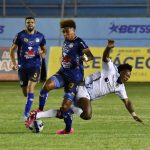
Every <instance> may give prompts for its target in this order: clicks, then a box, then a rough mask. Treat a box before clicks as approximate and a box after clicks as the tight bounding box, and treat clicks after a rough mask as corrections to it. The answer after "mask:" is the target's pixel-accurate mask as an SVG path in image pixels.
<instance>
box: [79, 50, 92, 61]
mask: <svg viewBox="0 0 150 150" xmlns="http://www.w3.org/2000/svg"><path fill="white" fill-rule="evenodd" d="M82 52H83V54H84V55H83V56H82V57H81V59H82V60H83V61H85V62H88V61H90V60H93V58H94V57H93V54H92V53H91V51H90V49H89V48H86V49H84V50H83V51H82Z"/></svg>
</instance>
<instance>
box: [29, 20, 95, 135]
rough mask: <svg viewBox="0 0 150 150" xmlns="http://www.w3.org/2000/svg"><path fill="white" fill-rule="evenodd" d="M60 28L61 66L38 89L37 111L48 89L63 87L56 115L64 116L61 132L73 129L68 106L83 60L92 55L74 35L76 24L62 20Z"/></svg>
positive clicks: (78, 78)
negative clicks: (39, 89)
mask: <svg viewBox="0 0 150 150" xmlns="http://www.w3.org/2000/svg"><path fill="white" fill-rule="evenodd" d="M60 28H61V31H62V33H63V35H64V38H65V41H64V43H63V47H62V60H61V68H60V69H59V71H58V72H57V73H56V74H54V75H53V76H52V77H50V78H49V79H48V80H47V81H46V82H45V83H44V86H43V87H42V89H41V91H40V96H39V110H38V111H43V109H44V106H45V102H46V99H47V97H48V93H49V91H51V90H53V89H58V88H61V87H64V90H65V94H64V100H63V102H62V106H61V108H60V111H59V112H58V113H57V117H58V118H64V122H65V124H66V128H65V129H64V130H62V132H67V133H70V132H72V130H73V129H72V128H71V125H72V117H71V116H72V114H71V113H72V110H71V109H70V106H71V105H72V101H73V99H74V96H75V92H76V87H77V85H78V84H79V83H80V82H81V81H83V77H84V67H83V61H85V62H87V61H90V60H92V59H93V55H92V53H91V51H90V49H89V48H88V46H87V45H86V44H85V42H84V41H83V40H82V39H81V38H79V37H78V36H76V34H75V29H76V24H75V22H74V21H73V20H70V19H67V20H62V21H61V22H60ZM29 119H30V118H29ZM29 122H30V120H28V121H27V122H26V127H29V125H28V124H29Z"/></svg>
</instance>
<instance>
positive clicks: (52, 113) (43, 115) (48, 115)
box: [36, 109, 58, 119]
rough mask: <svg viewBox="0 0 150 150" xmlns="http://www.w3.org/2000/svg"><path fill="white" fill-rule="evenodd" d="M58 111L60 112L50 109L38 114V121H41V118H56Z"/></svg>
mask: <svg viewBox="0 0 150 150" xmlns="http://www.w3.org/2000/svg"><path fill="white" fill-rule="evenodd" d="M57 111H58V110H55V109H50V110H47V111H44V112H38V113H37V115H36V119H39V118H54V117H56V115H57Z"/></svg>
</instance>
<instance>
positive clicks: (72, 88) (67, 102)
mask: <svg viewBox="0 0 150 150" xmlns="http://www.w3.org/2000/svg"><path fill="white" fill-rule="evenodd" d="M77 84H78V83H69V82H65V95H64V100H63V102H62V106H61V108H60V112H61V114H62V116H63V118H64V122H65V125H66V127H65V129H64V130H59V131H57V134H68V133H72V132H73V128H72V114H73V111H72V109H71V105H72V102H73V99H74V97H75V92H76V87H77Z"/></svg>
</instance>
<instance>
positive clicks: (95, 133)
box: [0, 82, 150, 150]
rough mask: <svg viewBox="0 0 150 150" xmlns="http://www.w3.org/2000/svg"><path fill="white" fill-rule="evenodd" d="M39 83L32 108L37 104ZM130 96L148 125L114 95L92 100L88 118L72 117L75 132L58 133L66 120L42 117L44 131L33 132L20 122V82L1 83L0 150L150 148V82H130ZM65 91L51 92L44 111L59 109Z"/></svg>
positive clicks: (148, 149)
mask: <svg viewBox="0 0 150 150" xmlns="http://www.w3.org/2000/svg"><path fill="white" fill-rule="evenodd" d="M41 86H42V84H41V83H39V84H38V85H37V87H36V91H35V100H34V104H33V106H32V109H35V108H37V107H38V95H39V91H40V87H41ZM126 89H127V92H128V96H129V98H130V100H131V101H132V103H133V105H134V108H135V111H136V113H137V114H138V116H139V117H141V119H143V121H144V123H145V125H142V124H140V123H137V122H135V121H134V120H133V119H132V117H131V116H130V115H129V113H128V112H127V110H126V109H125V107H124V104H123V103H122V102H121V100H120V99H119V98H118V97H117V96H116V95H114V94H111V95H109V96H106V97H103V98H102V99H101V100H97V101H93V102H92V106H93V116H92V119H91V120H89V121H85V120H82V119H80V118H79V117H77V116H75V115H74V117H73V127H74V129H75V133H74V134H72V135H56V134H55V131H56V130H58V129H62V128H64V123H63V120H60V119H56V118H51V119H49V118H47V119H43V122H44V130H43V131H42V132H41V133H39V134H35V133H31V132H30V130H28V129H26V128H25V126H24V122H23V121H21V119H20V118H21V116H22V115H23V110H24V104H25V101H26V98H25V97H23V95H22V93H21V89H20V87H19V83H18V82H0V150H105V149H106V150H107V149H108V150H150V83H128V84H127V85H126ZM62 99H63V90H62V89H61V90H55V91H52V92H51V93H50V94H49V97H48V100H47V104H46V106H45V110H46V109H49V108H59V107H60V104H61V101H62Z"/></svg>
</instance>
